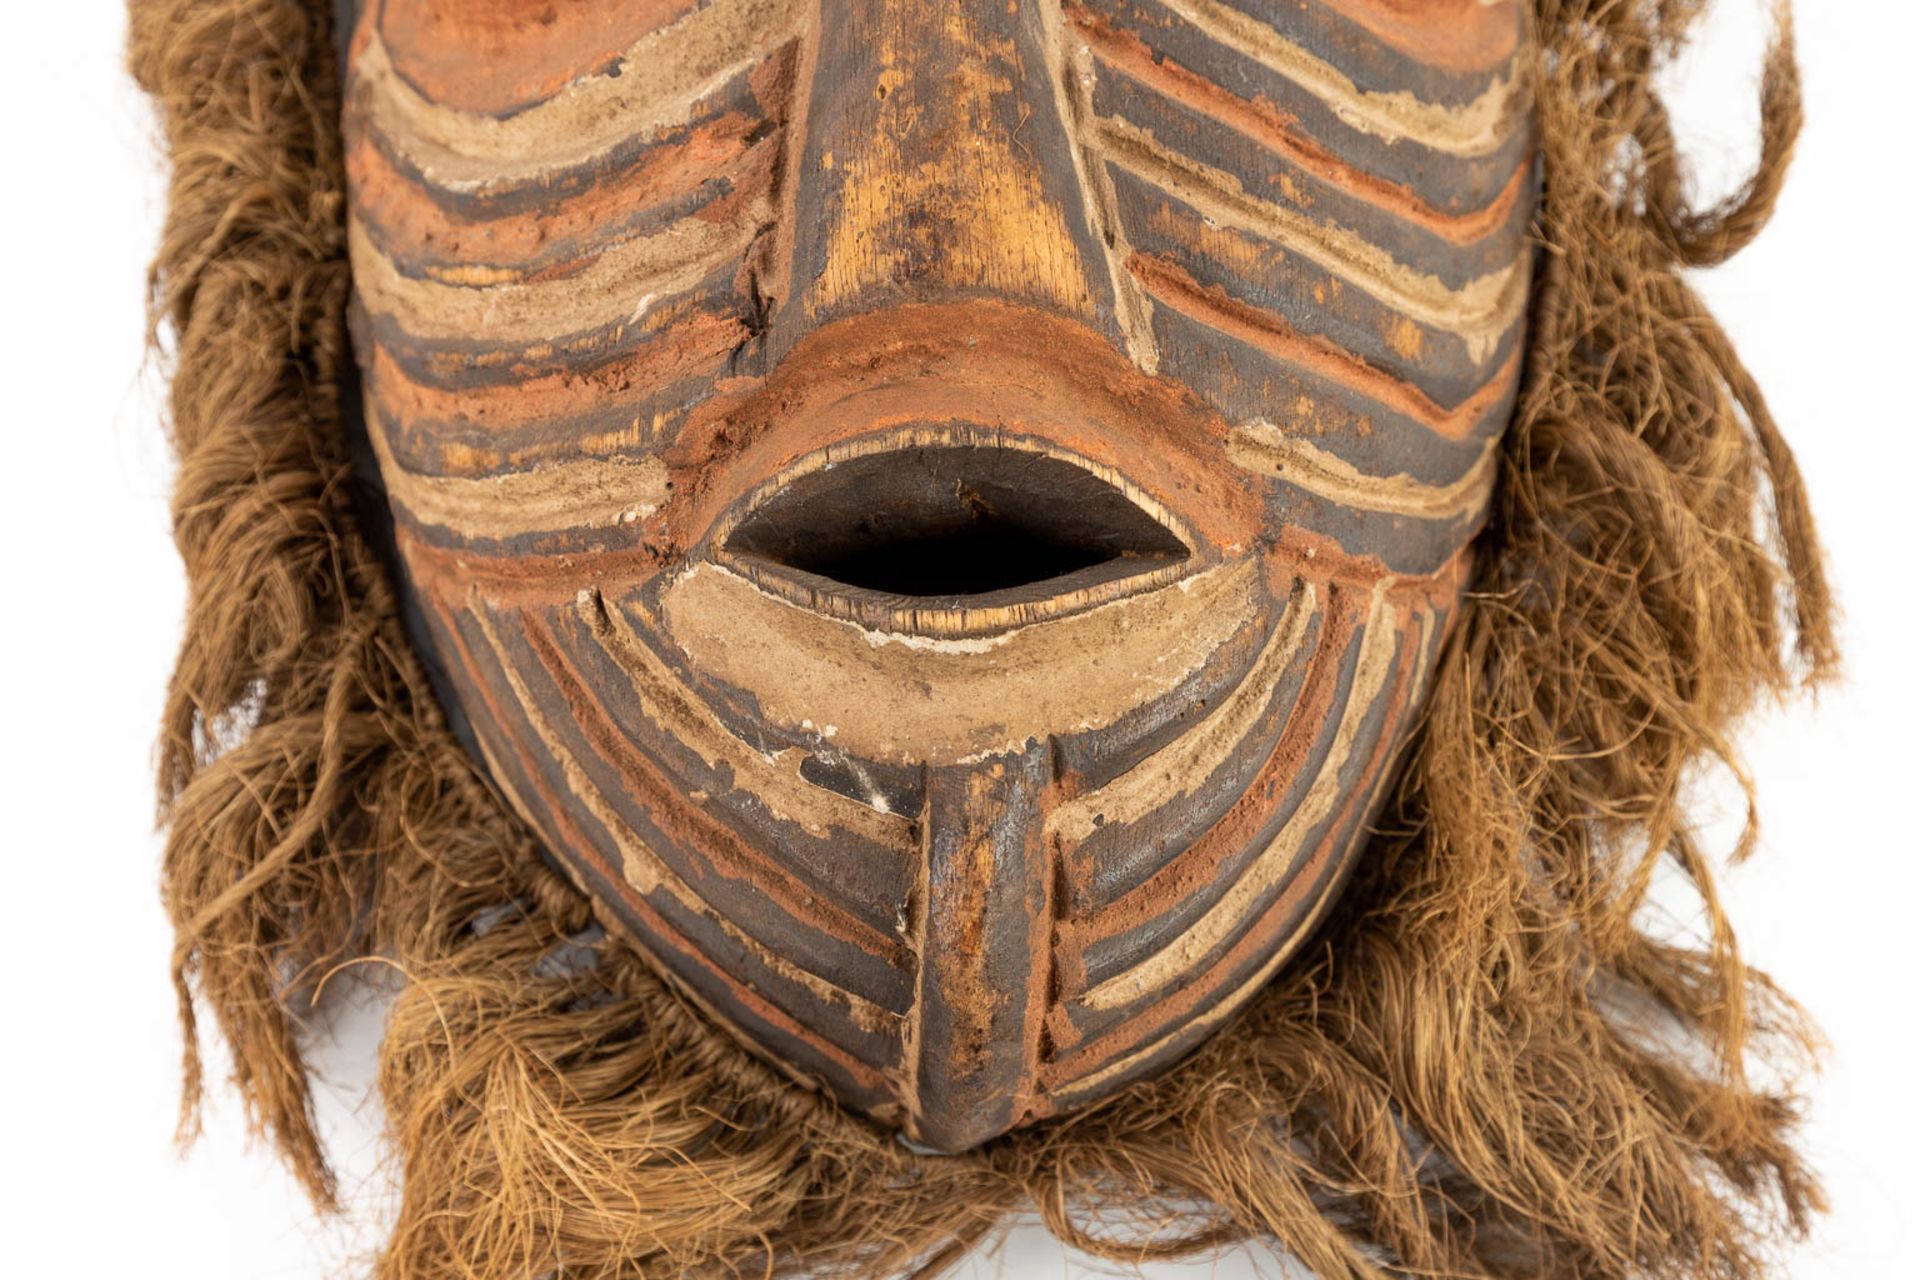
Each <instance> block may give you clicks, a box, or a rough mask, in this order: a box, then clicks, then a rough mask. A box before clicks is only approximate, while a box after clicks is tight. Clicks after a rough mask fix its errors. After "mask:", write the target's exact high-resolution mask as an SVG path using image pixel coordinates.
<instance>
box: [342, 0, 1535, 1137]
mask: <svg viewBox="0 0 1920 1280" xmlns="http://www.w3.org/2000/svg"><path fill="white" fill-rule="evenodd" d="M1525 38H1526V21H1525V15H1524V12H1523V10H1522V9H1521V7H1520V6H1519V5H1518V4H1516V3H1504V2H1503V3H1479V2H1477V0H1476V2H1474V3H1448V4H1435V5H1425V6H1419V7H1417V8H1416V9H1415V10H1413V11H1411V12H1401V11H1400V10H1399V9H1397V8H1389V7H1387V6H1380V5H1373V4H1364V3H1353V2H1333V0H1327V2H1324V3H1314V4H1308V5H1262V4H1251V3H1238V4H1227V3H1212V2H1207V3H1202V2H1200V0H1084V2H1082V0H1073V2H1070V3H1066V4H1059V3H1055V2H1054V0H1017V2H1015V3H1007V4H963V3H956V2H954V0H844V2H839V0H836V2H833V3H828V4H825V5H821V6H808V5H801V4H796V3H791V2H790V0H715V2H714V3H711V4H704V5H694V4H681V3H670V2H667V0H644V2H641V0H635V2H630V3H622V4H616V5H604V6H592V7H587V6H560V7H558V8H554V9H549V10H546V11H544V12H540V6H528V5H521V4H490V5H482V6H473V5H467V4H453V3H436V2H434V0H404V2H403V0H389V2H388V3H384V4H376V5H371V6H367V8H366V12H365V13H364V15H363V16H362V17H361V19H360V22H359V25H358V28H357V30H356V31H355V32H354V34H353V38H352V44H351V50H350V53H349V70H348V73H347V88H346V115H345V121H346V124H345V140H346V147H347V171H348V177H349V192H350V200H351V212H350V217H349V236H350V244H351V249H352V265H353V277H354V284H355V316H356V329H355V334H356V349H357V352H358V355H359V359H360V362H361V365H362V368H363V371H364V375H365V387H366V397H365V405H366V414H367V422H368V435H369V438H370V440H371V443H372V446H373V449H374V451H375V453H376V454H377V457H378V461H379V474H380V480H381V483H382V484H383V486H384V489H385V493H386V495H387V497H388V498H389V499H390V500H391V505H392V511H393V515H394V520H395V526H396V540H397V545H398V550H399V553H400V559H401V561H402V563H403V564H404V566H405V571H406V582H407V584H408V588H409V591H410V594H411V598H412V600H413V602H414V605H415V606H416V608H417V611H418V616H419V618H420V619H421V620H422V621H423V623H424V626H423V627H422V628H421V630H420V633H419V638H420V639H421V641H422V642H423V644H424V647H425V648H426V649H427V651H428V652H429V653H431V654H432V655H433V657H434V658H435V659H436V661H437V663H438V666H439V668H440V670H441V671H442V672H443V673H444V678H445V688H446V692H447V696H448V698H449V700H450V702H451V705H452V707H453V708H455V709H456V711H457V714H458V716H459V717H460V718H461V719H462V720H463V721H464V723H465V724H466V726H467V728H468V730H469V732H470V735H471V742H472V744H473V745H474V747H475V748H477V750H478V751H479V753H480V754H481V756H482V757H483V758H484V759H485V761H486V763H487V767H488V770H489V773H490V774H491V776H492V778H493V779H494V781H495V782H496V784H497V785H498V786H499V787H500V789H501V790H502V791H503V792H504V793H505V794H507V795H508V796H510V797H511V798H512V802H513V804H514V806H515V808H516V809H517V810H518V811H519V812H520V814H521V815H522V816H523V817H525V818H526V819H527V821H528V822H529V823H531V824H532V826H533V827H534V829H535V830H537V831H538V832H539V833H540V835H541V836H542V838H543V840H544V843H545V845H546V847H547V848H548V849H549V850H550V851H551V852H552V854H553V855H554V856H555V857H557V858H558V859H559V860H560V861H561V862H562V863H564V865H565V866H566V867H567V868H568V869H569V870H570V872H571V873H572V874H573V875H574V876H576V877H577V878H578V880H579V882H580V883H581V885H582V886H583V887H584V888H585V889H586V890H587V891H588V892H589V893H590V894H592V895H593V896H594V897H595V898H596V899H597V900H598V901H599V902H600V903H601V904H603V906H604V907H605V908H606V910H607V912H608V914H609V916H610V918H611V920H612V921H613V922H615V923H616V924H617V926H618V927H619V928H620V929H621V930H623V931H624V932H626V933H627V934H629V935H630V936H631V937H632V938H633V939H634V940H635V941H637V942H638V943H639V944H640V945H641V946H642V947H643V948H644V949H645V951H646V952H647V954H648V955H650V956H651V957H652V958H653V960H654V961H655V962H656V963H657V964H658V965H659V966H660V967H661V968H662V969H663V970H664V971H665V972H667V973H669V974H671V975H672V976H673V977H674V978H675V979H676V980H677V981H678V982H679V983H680V984H681V985H682V986H683V987H684V988H685V990H686V991H688V992H689V993H690V994H691V995H693V997H694V998H696V999H697V1000H698V1001H699V1002H700V1003H701V1004H702V1005H703V1006H704V1007H706V1008H707V1009H709V1010H710V1011H711V1012H712V1013H713V1014H714V1015H715V1016H717V1017H718V1018H719V1019H721V1020H722V1021H723V1022H724V1023H725V1024H726V1025H728V1026H730V1027H731V1028H733V1029H734V1030H736V1031H737V1032H738V1033H740V1034H741V1035H743V1036H744V1037H745V1038H746V1039H747V1040H748V1041H750V1042H751V1043H753V1044H755V1045H757V1046H758V1047H759V1048H760V1049H761V1050H762V1051H763V1052H765V1053H766V1054H768V1055H769V1056H770V1057H772V1058H773V1059H774V1060H776V1061H777V1062H780V1063H782V1064H783V1065H785V1066H787V1067H789V1068H790V1069H792V1070H793V1071H794V1072H795V1073H796V1074H798V1075H800V1076H802V1077H804V1078H807V1079H811V1080H818V1081H821V1082H824V1083H825V1084H826V1085H827V1086H829V1087H830V1088H831V1089H832V1091H833V1092H834V1093H835V1094H836V1095H838V1096H839V1097H840V1098H842V1099H843V1100H845V1101H847V1102H849V1103H851V1104H853V1105H854V1106H856V1107H858V1108H860V1109H862V1110H865V1111H868V1112H871V1113H872V1114H874V1115H876V1116H879V1117H882V1118H884V1119H887V1120H891V1121H895V1122H897V1123H899V1124H900V1125H902V1126H903V1127H904V1128H905V1130H906V1132H908V1133H909V1134H910V1135H912V1136H913V1137H915V1138H917V1139H918V1140H919V1141H921V1142H923V1143H926V1144H929V1145H932V1146H935V1147H939V1148H943V1149H957V1148H964V1147H968V1146H971V1145H973V1144H975V1143H978V1142H980V1141H983V1140H985V1139H987V1138H990V1137H993V1136H994V1135H996V1134H998V1133H1001V1132H1003V1131H1005V1130H1007V1129H1008V1128H1010V1127H1012V1126H1014V1125H1018V1124H1020V1123H1022V1122H1024V1121H1027V1120H1030V1119H1032V1118H1035V1117H1043V1116H1046V1115H1049V1114H1052V1113H1054V1112H1055V1111H1058V1110H1060V1109H1062V1108H1066V1107H1071V1106H1074V1105H1076V1104H1079V1103H1083V1102H1087V1101H1090V1100H1094V1099H1098V1098H1101V1097H1103V1096H1106V1095H1107V1094H1110V1093H1111V1092H1113V1091H1114V1090H1116V1089H1118V1088H1120V1087H1122V1086H1124V1085H1126V1084H1127V1083H1129V1082H1131V1081H1133V1080H1135V1079H1138V1078H1140V1077H1141V1076H1142V1075H1144V1074H1148V1073H1151V1072H1154V1071H1156V1070H1158V1069H1160V1068H1162V1067H1164V1066H1165V1065H1167V1064H1168V1063H1169V1062H1171V1061H1173V1060H1175V1059H1176V1058H1178V1057H1180V1056H1181V1055H1182V1054H1183V1053H1185V1052H1186V1051H1187V1050H1189V1049H1190V1048H1191V1047H1192V1046H1193V1045H1194V1044H1195V1043H1196V1042H1197V1041H1198V1040H1199V1039H1200V1038H1202V1037H1203V1036H1205V1035H1206V1034H1207V1032H1208V1031H1209V1030H1210V1029H1211V1028H1213V1027H1215V1026H1216V1025H1218V1024H1219V1022H1220V1021H1221V1020H1222V1019H1224V1018H1226V1017H1228V1016H1230V1015H1232V1014H1233V1013H1234V1012H1235V1011H1236V1010H1237V1009H1238V1007H1239V1006H1240V1005H1241V1004H1242V1003H1243V1002H1244V1001H1245V1000H1246V998H1247V997H1248V995H1250V994H1251V993H1252V992H1253V991H1255V990H1257V989H1258V988H1259V987H1260V986H1261V985H1262V983H1263V982H1264V981H1265V980H1266V978H1268V977H1269V976H1270V975H1271V974H1272V973H1273V971H1274V969H1275V968H1276V966H1278V965H1280V964H1281V963H1283V962H1284V961H1285V959H1286V957H1287V956H1288V954H1289V953H1290V951H1291V950H1292V949H1293V947H1294V946H1295V945H1296V944H1297V943H1298V942H1299V941H1300V939H1301V938H1302V937H1303V936H1304V935H1305V934H1306V933H1307V932H1308V931H1310V930H1311V928H1312V927H1313V925H1314V923H1315V921H1316V920H1317V918H1318V917H1319V915H1320V913H1321V912H1322V910H1323V909H1324V908H1325V906H1326V904H1327V902H1328V900H1329V898H1330V896H1331V895H1332V894H1333V893H1334V891H1335V890H1336V889H1337V887H1338V886H1339V884H1340V883H1341V881H1342V879H1343V877H1344V875H1345V873H1346V871H1347V869H1348V866H1349V863H1350V862H1351V860H1352V859H1353V858H1354V857H1355V856H1356V853H1357V850H1358V849H1359V847H1360V845H1361V836H1362V834H1363V833H1364V831H1365V830H1366V827H1367V823H1368V820H1369V817H1370V815H1371V813H1372V812H1373V809H1374V807H1375V804H1376V801H1377V799H1378V797H1379V795H1380V793H1381V790H1382V788H1383V786H1384V785H1385V783H1386V782H1387V780H1388V776H1389V765H1390V763H1391V762H1392V760H1393V759H1394V758H1395V752H1396V749H1397V748H1398V747H1399V746H1400V744H1401V742H1402V741H1403V739H1404V737H1405V735H1406V732H1407V728H1408V725H1409V723H1410V721H1411V718H1412V717H1413V715H1414V714H1415V712H1416V710H1417V708H1418V707H1419V705H1420V702H1421V695H1422V691H1423V689H1424V687H1425V685H1426V682H1427V679H1428V675H1429V672H1430V671H1431V669H1432V667H1433V663H1434V659H1435V654H1436V651H1437V649H1438V646H1439V645H1440V643H1441V641H1442V639H1443V637H1444V636H1445V634H1446V631H1447V623H1448V619H1449V617H1450V615H1451V614H1452V611H1453V609H1454V606H1455V603H1456V601H1457V599H1458V597H1459V593H1460V591H1461V588H1462V584H1463V582H1464V580H1465V573H1466V569H1467V567H1468V564H1469V552H1468V543H1469V540H1470V539H1471V538H1472V536H1473V534H1474V533H1475V531H1476V530H1477V529H1478V528H1479V527H1480V524H1481V522H1482V519H1483V516H1484V513H1485V510H1486V507H1487V502H1488V498H1489V494H1490V491H1491V487H1492V482H1493V475H1494V472H1493V466H1492V461H1493V458H1494V456H1495V452H1494V451H1495V449H1496V447H1497V443H1498V440H1499V437H1500V434H1501V431H1502V429H1503V428H1504V426H1505V424H1506V421H1507V419H1508V416H1509V414H1510V412H1511V407H1512V404H1513V397H1514V392H1515V388H1516V386H1517V384H1518V375H1519V367H1520V356H1521V340H1522V334H1523V330H1524V313H1525V303H1526V298H1527V291H1528V263H1527V249H1526V246H1525V242H1524V233H1525V230H1526V227H1527V224H1528V221H1529V219H1530V218H1531V216H1532V211H1533V204H1534V184H1535V176H1534V175H1535V159H1534V142H1533V135H1532V131H1531V129H1530V127H1529V121H1530V114H1529V95H1528V77H1527V73H1526V70H1525V68H1526V66H1527V63H1528V57H1527V55H1526V52H1525V50H1524V48H1523V43H1524V41H1525Z"/></svg>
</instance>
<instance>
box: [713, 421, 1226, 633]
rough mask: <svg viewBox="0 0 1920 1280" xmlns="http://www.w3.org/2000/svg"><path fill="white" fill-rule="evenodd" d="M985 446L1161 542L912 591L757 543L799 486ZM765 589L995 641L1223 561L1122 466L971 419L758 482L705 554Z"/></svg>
mask: <svg viewBox="0 0 1920 1280" xmlns="http://www.w3.org/2000/svg"><path fill="white" fill-rule="evenodd" d="M967 449H973V450H981V451H986V452H994V453H999V454H1011V453H1026V454H1031V455H1036V456H1038V457H1044V458H1048V459H1051V460H1053V461H1054V462H1057V463H1062V464H1065V465H1067V466H1070V467H1073V468H1074V469H1076V470H1077V471H1079V472H1081V473H1083V475H1084V476H1086V477H1090V478H1091V479H1092V480H1093V481H1097V482H1099V483H1100V484H1101V485H1103V486H1104V487H1105V488H1107V489H1108V490H1110V491H1112V492H1113V493H1114V494H1115V495H1116V496H1117V497H1118V498H1121V499H1124V500H1125V501H1126V502H1127V503H1128V504H1130V506H1131V507H1132V508H1133V509H1134V511H1135V512H1137V513H1138V515H1140V516H1141V517H1144V518H1145V519H1146V520H1150V521H1151V522H1152V523H1153V524H1154V525H1156V526H1158V528H1157V530H1155V531H1154V532H1155V536H1153V537H1152V538H1151V539H1149V540H1145V541H1143V544H1142V545H1141V546H1139V547H1138V548H1136V549H1133V550H1128V551H1123V552H1121V553H1118V554H1114V555H1111V556H1108V557H1105V558H1103V559H1102V560H1101V561H1100V562H1098V563H1094V564H1089V565H1086V566H1084V567H1080V568H1075V569H1073V570H1071V571H1070V572H1067V573H1064V574H1059V575H1056V576H1051V577H1047V578H1044V579H1037V580H1035V581H1032V582H1027V583H1021V584H1018V585H1012V586H1008V587H1004V588H999V589H994V590H987V591H978V592H939V593H930V594H926V595H906V594H901V593H898V592H892V591H886V590H879V589H875V588H873V587H869V586H863V585H858V584H850V583H847V582H844V581H838V580H835V579H834V578H831V577H828V576H824V575H822V574H820V573H817V572H811V571H809V570H808V569H806V568H802V567H796V566H794V565H791V564H786V563H782V562H781V560H779V559H778V558H776V557H775V556H772V555H769V554H767V553H766V552H765V551H764V550H763V549H760V548H757V547H755V546H753V545H751V542H752V540H751V538H749V539H747V540H745V541H746V544H745V545H743V540H742V539H741V538H740V537H739V536H738V535H740V534H741V533H742V532H743V531H744V532H747V533H748V534H751V533H752V529H753V525H754V522H755V520H756V518H757V517H760V516H762V515H763V514H764V513H765V512H766V511H767V510H768V509H769V507H770V506H771V505H773V504H775V503H778V502H779V501H780V500H781V499H782V498H783V496H785V495H787V494H789V493H791V492H792V490H793V486H794V485H795V484H796V483H798V482H802V481H805V480H807V479H808V478H810V477H815V476H818V475H820V474H822V473H824V472H826V471H827V470H829V469H831V468H834V467H837V466H840V465H843V464H848V463H856V462H861V461H864V460H869V459H874V458H878V457H882V456H885V455H893V454H898V455H901V456H902V457H911V456H913V455H914V454H915V453H917V452H921V451H926V450H967ZM694 560H695V562H696V563H698V562H699V561H701V560H707V561H711V562H713V563H715V564H718V565H720V566H722V567H724V568H727V569H730V570H732V571H734V572H736V573H738V574H740V575H741V576H743V577H745V578H747V579H749V580H750V581H752V582H753V583H754V584H755V585H756V586H758V587H760V588H761V589H763V590H766V591H768V592H770V593H772V594H774V595H777V596H779V597H781V598H782V599H785V600H787V601H788V602H790V603H793V604H797V605H800V606H801V607H803V608H807V609H810V610H812V611H814V612H817V613H821V614H824V615H826V616H828V617H832V618H836V619H838V620H840V621H844V622H851V623H854V624H856V625H858V626H860V627H863V628H865V629H867V630H869V631H874V632H882V633H891V634H898V635H906V636H919V637H927V638H936V639H960V638H979V637H988V636H993V635H998V634H1003V633H1005V632H1008V631H1011V630H1014V629H1017V628H1019V627H1023V626H1027V625H1030V624H1032V623H1036V622H1041V621H1047V620H1050V619H1054V618H1060V617H1065V616H1068V615H1071V614H1075V613H1081V612H1084V611H1086V610H1088V609H1093V608H1097V607H1099V606H1101V605H1106V604H1111V603H1113V602H1114V601H1116V600H1121V599H1124V598H1126V597H1128V596H1132V595H1136V594H1139V593H1142V592H1146V591H1150V590H1155V589H1158V588H1161V587H1164V586H1167V585H1168V584H1170V583H1175V582H1178V581H1180V580H1181V579H1183V578H1188V577H1191V576H1193V575H1195V574H1198V573H1201V572H1204V571H1205V570H1207V569H1209V568H1213V567H1215V566H1216V565H1218V564H1219V563H1221V562H1222V557H1220V556H1219V555H1218V554H1217V553H1214V552H1212V551H1210V550H1209V549H1208V546H1207V543H1206V542H1205V541H1204V540H1202V539H1200V538H1198V537H1196V536H1195V535H1194V534H1193V532H1192V531H1191V530H1189V529H1188V528H1187V527H1186V525H1185V522H1184V521H1182V520H1180V519H1179V517H1177V516H1176V515H1174V514H1173V513H1172V512H1171V511H1169V510H1168V509H1167V508H1166V507H1165V506H1164V505H1162V504H1161V503H1160V502H1158V501H1157V500H1156V499H1154V498H1153V497H1152V496H1151V495H1149V494H1148V493H1146V492H1145V491H1144V490H1143V489H1141V488H1140V487H1139V486H1138V485H1136V484H1134V483H1133V482H1132V481H1130V480H1129V479H1127V477H1125V476H1124V475H1122V474H1120V473H1119V472H1118V471H1116V470H1115V469H1114V468H1112V467H1108V466H1103V465H1101V464H1100V463H1097V462H1095V461H1093V460H1092V459H1090V458H1087V457H1085V456H1084V455H1082V454H1080V453H1077V452H1075V451H1073V450H1071V449H1067V448H1064V447H1062V446H1061V445H1059V444H1058V443H1056V442H1054V441H1052V440H1047V439H1044V438H1042V437H1040V436H1037V435H1030V434H1027V433H1023V432H1014V431H1008V430H1005V429H1001V428H987V427H981V426H978V425H974V424H968V423H940V424H928V423H916V424H911V425H908V426H904V427H901V426H895V427H890V428H888V429H885V430H881V431H876V432H871V433H868V434H864V435H860V436H857V437H854V438H852V439H848V440H842V441H836V442H835V443H833V444H831V445H828V446H827V447H825V448H822V449H818V450H815V451H813V452H811V453H808V454H806V455H804V456H802V457H800V458H798V459H796V460H795V461H793V462H792V463H790V464H789V465H788V466H786V467H785V468H783V469H782V470H781V471H780V472H779V473H778V474H776V475H774V476H772V477H771V478H769V479H768V480H766V481H765V482H764V483H762V484H760V485H758V486H756V487H755V488H754V489H753V490H752V491H751V492H750V493H749V494H747V495H746V497H745V498H744V499H742V500H741V501H740V502H739V503H737V504H735V506H734V507H733V509H732V510H731V511H730V512H729V513H728V514H727V515H726V516H724V517H723V518H722V519H721V520H719V521H717V522H716V523H715V526H714V528H713V529H712V531H711V533H710V534H709V536H708V538H707V540H706V550H705V554H704V555H696V556H695V557H694Z"/></svg>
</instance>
